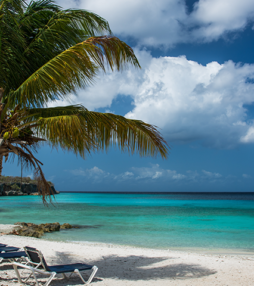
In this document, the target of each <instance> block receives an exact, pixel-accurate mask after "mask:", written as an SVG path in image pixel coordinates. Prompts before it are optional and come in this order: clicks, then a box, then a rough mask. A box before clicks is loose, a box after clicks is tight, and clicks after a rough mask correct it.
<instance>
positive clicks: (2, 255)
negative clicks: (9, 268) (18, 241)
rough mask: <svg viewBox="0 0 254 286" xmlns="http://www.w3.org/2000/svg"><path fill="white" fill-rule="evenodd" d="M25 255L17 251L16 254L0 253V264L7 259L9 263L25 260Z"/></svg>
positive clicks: (23, 252)
mask: <svg viewBox="0 0 254 286" xmlns="http://www.w3.org/2000/svg"><path fill="white" fill-rule="evenodd" d="M26 256H27V255H26V253H25V251H18V252H1V253H0V263H1V262H2V261H3V260H4V259H7V260H9V261H10V262H13V261H15V260H16V259H20V258H25V257H26Z"/></svg>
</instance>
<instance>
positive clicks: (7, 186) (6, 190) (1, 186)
mask: <svg viewBox="0 0 254 286" xmlns="http://www.w3.org/2000/svg"><path fill="white" fill-rule="evenodd" d="M48 183H49V184H50V186H51V190H52V194H53V195H55V194H59V192H57V191H56V190H55V187H54V185H53V184H52V183H51V182H48ZM24 195H38V188H37V182H36V181H35V180H32V179H31V178H29V177H26V178H23V179H22V185H21V178H20V177H8V176H6V177H5V176H1V178H0V196H24Z"/></svg>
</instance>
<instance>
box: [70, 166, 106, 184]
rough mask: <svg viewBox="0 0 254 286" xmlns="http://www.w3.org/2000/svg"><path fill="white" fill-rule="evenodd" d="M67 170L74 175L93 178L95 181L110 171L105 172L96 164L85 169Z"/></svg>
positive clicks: (104, 176) (103, 177)
mask: <svg viewBox="0 0 254 286" xmlns="http://www.w3.org/2000/svg"><path fill="white" fill-rule="evenodd" d="M69 172H70V173H71V174H73V175H75V176H82V177H86V178H88V179H93V180H95V181H97V182H99V181H100V180H102V179H105V178H107V177H109V176H110V173H108V172H105V171H103V170H101V169H100V168H98V167H96V166H95V167H93V168H91V169H85V170H84V169H82V168H80V169H75V170H69Z"/></svg>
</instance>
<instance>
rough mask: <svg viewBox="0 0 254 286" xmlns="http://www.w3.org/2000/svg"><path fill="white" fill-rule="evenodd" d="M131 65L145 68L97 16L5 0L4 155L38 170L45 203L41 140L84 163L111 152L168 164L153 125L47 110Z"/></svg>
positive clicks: (0, 91)
mask: <svg viewBox="0 0 254 286" xmlns="http://www.w3.org/2000/svg"><path fill="white" fill-rule="evenodd" d="M128 65H132V66H134V67H136V68H140V65H139V62H138V60H137V58H136V56H135V54H134V52H133V50H132V49H131V47H129V46H128V45H127V44H126V43H124V42H123V41H121V40H120V39H118V38H117V37H115V36H113V35H112V32H111V30H110V27H109V24H108V22H107V21H106V20H104V19H103V18H101V17H100V16H98V15H96V14H94V13H91V12H88V11H85V10H80V9H67V10H63V9H62V8H61V7H60V6H58V5H56V4H55V2H54V1H51V0H38V1H35V0H34V1H31V2H30V3H28V2H27V1H24V0H0V139H1V138H3V139H5V140H4V142H3V140H2V141H1V148H0V156H1V155H2V156H5V160H7V159H8V155H9V153H14V154H16V155H18V156H19V159H20V163H21V160H22V164H23V165H24V166H25V167H33V168H34V170H35V174H34V178H36V180H37V181H38V182H37V183H38V189H39V191H40V192H41V194H42V196H43V200H45V196H46V195H49V194H50V188H49V184H48V183H47V182H46V180H45V178H44V174H43V172H42V169H41V165H42V162H40V161H39V160H38V159H36V158H35V157H34V155H33V151H36V148H37V146H38V142H40V141H46V140H47V141H48V143H49V144H50V145H51V146H52V147H53V148H58V147H60V148H62V149H65V150H68V151H73V152H74V153H75V154H77V155H80V156H82V157H85V155H86V153H87V152H88V153H90V152H94V151H98V150H107V149H108V148H109V147H112V146H117V147H119V148H120V149H121V150H122V151H128V152H130V153H131V154H133V153H135V152H137V153H139V154H140V155H141V156H148V155H152V156H155V155H156V154H158V153H159V154H160V155H161V157H162V158H166V157H167V154H168V149H167V143H166V142H165V141H164V140H163V138H162V137H161V135H160V133H159V132H158V130H157V128H156V127H155V126H153V125H150V124H147V123H145V122H142V121H139V120H130V119H126V118H124V117H123V116H119V115H114V114H110V113H99V112H91V111H88V110H87V109H86V108H85V107H83V106H82V105H75V106H74V105H70V106H66V107H55V108H47V104H48V103H49V102H50V101H52V100H57V99H62V98H66V97H68V96H69V94H70V93H75V92H76V91H77V90H78V89H79V88H83V87H86V86H87V85H89V84H92V83H93V82H94V80H95V78H96V76H97V75H98V72H99V71H104V72H105V71H106V70H107V68H109V69H111V70H112V71H113V70H117V71H121V70H123V69H125V68H126V67H127V66H128Z"/></svg>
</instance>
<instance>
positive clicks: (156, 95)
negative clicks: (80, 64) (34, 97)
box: [51, 50, 254, 148]
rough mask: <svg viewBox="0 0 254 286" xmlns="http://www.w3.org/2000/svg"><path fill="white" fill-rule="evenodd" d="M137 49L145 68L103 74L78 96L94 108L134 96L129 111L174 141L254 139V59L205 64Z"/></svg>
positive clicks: (221, 144) (227, 144) (229, 143)
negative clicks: (253, 109) (251, 115)
mask: <svg viewBox="0 0 254 286" xmlns="http://www.w3.org/2000/svg"><path fill="white" fill-rule="evenodd" d="M135 52H136V55H137V56H138V58H139V61H140V63H141V66H142V70H135V69H129V70H127V71H124V72H122V73H116V72H114V73H111V72H109V73H107V74H101V76H100V77H98V80H97V82H96V84H95V86H92V87H88V88H87V89H85V90H82V91H80V93H79V96H78V97H75V96H72V100H73V101H72V102H73V103H82V104H83V105H84V106H86V107H87V108H88V109H91V110H94V109H96V108H99V107H102V108H110V105H111V103H112V100H113V99H115V98H117V96H118V95H119V94H121V95H125V96H130V97H131V98H132V100H133V105H132V106H131V107H130V109H131V110H130V111H129V112H128V113H127V114H126V117H128V118H132V119H140V120H144V121H146V122H148V123H151V124H154V125H156V126H158V127H159V128H161V131H162V133H163V136H164V137H165V138H166V140H167V141H168V142H169V143H174V142H177V143H188V142H199V143H201V144H202V145H205V146H209V147H214V148H234V147H236V146H238V145H239V144H246V143H254V121H253V120H250V119H248V116H247V115H248V110H247V108H246V106H247V105H249V104H252V102H253V101H254V100H253V98H254V97H253V94H254V84H253V80H254V65H253V64H245V65H241V64H236V63H234V62H232V61H228V62H225V63H224V64H219V63H217V62H211V63H208V64H207V65H205V66H204V65H201V64H199V63H197V62H195V61H191V60H188V59H186V58H185V57H184V56H181V57H160V58H154V57H152V56H151V55H150V53H149V52H147V51H140V50H136V51H135ZM67 103H68V102H64V101H63V102H60V104H62V105H66V104H67ZM58 104H59V102H57V103H55V102H54V103H52V104H51V105H58Z"/></svg>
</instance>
